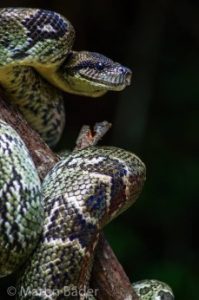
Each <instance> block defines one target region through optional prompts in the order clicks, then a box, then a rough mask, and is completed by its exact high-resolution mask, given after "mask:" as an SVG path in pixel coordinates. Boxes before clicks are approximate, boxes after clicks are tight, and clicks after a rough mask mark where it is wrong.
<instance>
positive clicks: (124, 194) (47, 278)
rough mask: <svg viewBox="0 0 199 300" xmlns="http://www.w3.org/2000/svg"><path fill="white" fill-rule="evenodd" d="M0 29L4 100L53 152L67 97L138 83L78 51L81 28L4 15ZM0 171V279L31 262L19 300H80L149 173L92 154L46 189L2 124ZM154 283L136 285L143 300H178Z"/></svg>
mask: <svg viewBox="0 0 199 300" xmlns="http://www.w3.org/2000/svg"><path fill="white" fill-rule="evenodd" d="M0 25H1V26H0V84H1V87H2V88H3V92H4V93H5V94H6V96H7V97H8V99H10V101H12V102H14V103H15V104H16V105H17V106H18V108H19V110H20V111H21V113H22V114H23V115H24V117H25V118H26V119H27V120H28V122H29V123H30V124H31V126H32V127H33V128H34V129H35V130H36V131H38V132H39V133H40V135H41V136H42V137H43V139H44V140H45V141H46V142H47V143H48V144H49V145H51V146H54V145H55V144H56V143H57V141H58V140H59V138H60V135H61V133H62V130H63V127H64V119H65V118H64V108H63V102H62V95H61V91H60V90H62V91H65V92H69V93H74V94H80V95H87V96H91V97H98V96H101V95H103V94H104V93H106V92H107V91H108V90H122V89H124V88H125V87H126V86H127V85H129V84H130V80H131V71H130V70H129V69H128V68H126V67H123V66H121V65H120V64H119V63H115V62H113V61H112V60H110V59H108V58H106V57H105V56H103V55H101V54H98V53H95V52H88V51H79V52H76V51H73V50H72V45H73V40H74V29H73V27H72V25H71V24H70V23H69V21H68V20H66V19H65V18H64V17H62V16H60V15H59V14H57V13H55V12H51V11H46V10H41V9H27V8H5V9H1V10H0ZM0 166H1V173H0V276H1V277H2V276H7V275H9V274H11V273H13V272H14V271H16V270H18V269H19V267H21V266H22V265H23V264H24V263H25V267H24V271H23V272H22V275H21V278H20V280H19V285H18V286H19V288H18V290H19V294H18V297H19V299H35V300H36V299H37V300H38V299H42V300H45V299H51V300H54V299H60V300H61V299H76V298H74V297H73V298H72V296H71V294H70V292H71V291H72V290H74V289H77V288H78V289H80V288H81V287H83V285H84V284H85V283H86V284H87V282H88V280H89V270H90V269H91V264H92V257H93V252H94V248H95V246H96V243H97V238H98V233H99V231H100V230H101V229H102V228H103V227H104V226H105V225H106V224H107V223H108V222H110V221H111V220H112V219H113V218H115V217H116V216H117V215H118V214H120V213H121V212H123V211H124V210H125V209H127V208H128V207H129V206H130V205H131V204H132V203H133V202H134V201H135V200H136V198H137V197H138V195H139V193H140V191H141V189H142V186H143V183H144V180H145V166H144V164H143V163H142V161H141V160H140V159H139V158H138V157H137V156H136V155H135V154H132V153H130V152H128V151H125V150H122V149H119V148H114V147H101V148H100V147H89V148H86V149H84V150H80V151H74V152H73V153H72V154H71V155H69V156H68V157H67V158H64V159H62V160H61V161H60V162H59V163H57V164H56V165H55V167H54V168H53V169H52V170H51V171H50V172H49V173H48V175H47V176H46V178H45V179H44V181H43V183H42V185H41V183H40V180H39V177H38V175H37V171H36V169H35V166H34V163H33V162H32V159H31V157H30V154H29V152H28V149H27V148H26V146H25V144H24V142H23V141H22V139H21V138H20V136H19V135H18V134H17V133H16V131H15V130H14V129H13V128H12V127H11V126H9V125H8V124H7V123H5V122H3V121H2V120H0ZM147 284H149V281H148V282H145V283H143V282H142V283H139V284H138V285H135V289H137V292H138V294H140V297H141V299H173V296H172V292H171V291H170V290H169V288H168V287H167V286H166V287H165V286H164V285H161V287H160V288H159V289H157V282H155V283H154V282H153V283H152V284H151V283H150V289H149V288H148V290H147ZM143 285H144V287H143ZM22 288H23V291H22ZM24 291H25V292H24ZM47 291H48V292H47ZM55 291H56V292H55ZM57 291H58V293H57ZM151 291H153V292H154V291H155V294H156V296H154V293H153V296H152V292H151ZM66 292H67V293H69V294H70V296H66V294H65V293H66ZM152 297H156V298H152ZM158 297H159V298H158ZM161 297H162V298H161ZM163 297H164V298H163ZM166 297H167V298H166ZM77 298H78V299H79V297H77ZM84 298H85V297H84V296H83V298H81V299H84Z"/></svg>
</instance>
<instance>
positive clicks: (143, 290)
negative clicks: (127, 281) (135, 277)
mask: <svg viewBox="0 0 199 300" xmlns="http://www.w3.org/2000/svg"><path fill="white" fill-rule="evenodd" d="M132 286H133V288H134V290H135V292H136V293H137V295H138V296H139V297H140V300H174V295H173V292H172V289H171V288H170V286H169V285H168V284H166V283H164V282H162V281H158V280H154V279H145V280H141V281H137V282H134V283H133V284H132Z"/></svg>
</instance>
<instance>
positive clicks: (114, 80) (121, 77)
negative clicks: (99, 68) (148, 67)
mask: <svg viewBox="0 0 199 300" xmlns="http://www.w3.org/2000/svg"><path fill="white" fill-rule="evenodd" d="M121 69H122V71H120V73H119V72H118V73H116V74H115V73H112V72H111V73H104V74H94V72H92V74H91V73H90V72H89V74H87V73H86V72H80V73H79V75H80V77H81V78H83V79H85V80H87V81H90V82H92V84H93V85H95V86H99V87H101V88H104V89H107V90H113V91H121V90H123V89H125V87H126V86H129V85H130V84H131V77H132V72H131V71H130V70H129V69H127V68H121ZM122 72H123V73H122Z"/></svg>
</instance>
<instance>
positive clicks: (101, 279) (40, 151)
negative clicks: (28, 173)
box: [0, 97, 138, 300]
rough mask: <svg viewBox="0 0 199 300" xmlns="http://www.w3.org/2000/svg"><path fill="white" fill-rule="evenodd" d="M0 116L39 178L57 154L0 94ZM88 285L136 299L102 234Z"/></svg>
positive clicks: (108, 295) (115, 299)
mask: <svg viewBox="0 0 199 300" xmlns="http://www.w3.org/2000/svg"><path fill="white" fill-rule="evenodd" d="M0 119H2V120H4V121H5V122H7V123H8V124H10V125H11V126H12V127H13V128H14V129H15V130H16V131H17V132H18V134H19V135H20V136H21V138H22V139H23V141H24V142H25V144H26V146H27V148H28V149H29V152H30V154H31V156H32V159H33V161H34V163H35V165H36V167H37V170H38V174H39V176H40V179H41V180H43V178H44V177H45V175H46V174H47V173H48V171H49V170H50V169H51V168H52V167H53V166H54V165H55V163H56V162H58V161H59V157H58V156H57V155H56V154H55V153H53V152H52V150H51V149H50V148H49V147H48V146H47V145H46V144H45V143H44V142H43V140H42V139H41V138H40V136H39V135H38V134H37V133H36V132H35V131H34V130H32V129H31V128H30V126H29V125H28V123H27V122H26V121H25V120H24V118H23V117H22V116H21V114H20V113H19V112H18V111H17V109H16V108H15V107H14V106H13V105H12V104H10V103H9V102H7V101H5V99H4V98H3V97H0ZM91 286H92V287H93V288H95V289H98V293H97V299H99V300H104V299H106V300H124V299H128V300H138V296H137V295H136V294H135V292H134V291H133V289H132V287H131V283H130V281H129V279H128V277H127V275H126V274H125V272H124V270H123V268H122V266H121V265H120V263H119V262H118V260H117V258H116V256H115V255H114V253H113V251H112V249H111V247H110V246H109V244H108V242H107V241H106V240H105V239H104V237H103V236H102V235H101V237H100V241H99V244H98V246H97V250H96V256H95V260H94V267H93V272H92V277H91Z"/></svg>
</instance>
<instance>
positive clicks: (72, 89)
mask: <svg viewBox="0 0 199 300" xmlns="http://www.w3.org/2000/svg"><path fill="white" fill-rule="evenodd" d="M63 68H64V66H61V68H57V66H54V65H51V66H49V65H48V66H44V65H40V66H37V71H38V72H39V73H40V75H41V76H42V77H43V78H45V79H46V80H47V81H48V82H49V83H51V84H52V85H53V86H55V87H56V88H58V89H59V90H62V91H64V92H66V93H69V94H74V95H81V96H88V97H99V96H102V95H104V94H105V93H106V92H108V89H105V88H102V87H100V86H96V85H93V84H92V83H91V82H88V81H86V80H84V79H82V78H81V76H79V75H78V74H77V73H76V74H75V76H74V74H72V73H68V72H67V71H65V72H64V73H63Z"/></svg>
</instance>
